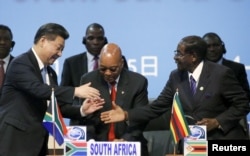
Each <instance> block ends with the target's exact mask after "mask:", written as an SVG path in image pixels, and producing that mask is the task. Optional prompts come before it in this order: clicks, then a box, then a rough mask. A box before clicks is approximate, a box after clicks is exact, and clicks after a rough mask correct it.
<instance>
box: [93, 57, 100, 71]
mask: <svg viewBox="0 0 250 156" xmlns="http://www.w3.org/2000/svg"><path fill="white" fill-rule="evenodd" d="M98 59H99V57H98V56H95V57H94V59H93V60H94V67H93V70H96V69H98Z"/></svg>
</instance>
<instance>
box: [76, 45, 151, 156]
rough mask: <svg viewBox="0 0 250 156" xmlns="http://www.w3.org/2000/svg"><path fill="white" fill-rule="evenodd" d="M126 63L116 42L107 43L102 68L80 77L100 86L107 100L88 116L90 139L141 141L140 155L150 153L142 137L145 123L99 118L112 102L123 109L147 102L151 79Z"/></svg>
mask: <svg viewBox="0 0 250 156" xmlns="http://www.w3.org/2000/svg"><path fill="white" fill-rule="evenodd" d="M123 66H124V60H123V58H122V52H121V49H120V47H119V46H118V45H116V44H114V43H109V44H106V45H105V46H104V47H103V48H102V50H101V53H100V60H99V70H95V71H92V72H90V73H88V74H85V75H83V76H82V77H81V84H85V83H88V82H91V86H92V87H94V88H96V89H98V90H99V91H100V93H101V98H103V99H105V104H104V105H103V108H102V109H100V110H99V111H97V112H95V113H93V114H91V115H88V116H87V119H86V122H87V131H88V134H87V139H94V140H96V141H139V142H141V147H142V148H141V155H143V156H147V155H148V150H147V140H146V139H145V138H144V136H143V133H142V132H143V130H144V128H145V126H146V123H143V122H142V123H141V124H138V125H135V124H133V122H131V123H129V125H128V123H127V122H125V121H124V122H119V123H115V124H104V123H103V122H102V121H101V120H100V113H101V112H103V111H107V110H111V109H112V104H111V103H112V101H115V102H116V103H119V104H120V106H121V107H122V108H123V109H124V110H129V109H132V108H136V107H141V106H144V105H147V104H148V91H147V87H148V81H147V79H146V78H145V77H144V76H142V75H140V74H138V73H135V72H132V71H129V70H127V69H125V68H123Z"/></svg>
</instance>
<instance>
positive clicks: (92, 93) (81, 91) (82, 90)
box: [75, 82, 100, 99]
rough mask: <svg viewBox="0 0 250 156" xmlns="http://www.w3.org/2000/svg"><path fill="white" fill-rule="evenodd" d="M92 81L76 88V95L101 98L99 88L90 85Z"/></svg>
mask: <svg viewBox="0 0 250 156" xmlns="http://www.w3.org/2000/svg"><path fill="white" fill-rule="evenodd" d="M90 85H91V82H89V83H87V84H84V85H81V86H79V87H76V88H75V96H76V97H79V98H83V99H98V98H100V92H99V90H97V89H95V88H93V87H90Z"/></svg>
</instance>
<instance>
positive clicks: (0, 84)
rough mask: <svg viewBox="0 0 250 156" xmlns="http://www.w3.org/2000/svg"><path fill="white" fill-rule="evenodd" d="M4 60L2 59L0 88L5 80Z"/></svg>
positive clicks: (0, 62)
mask: <svg viewBox="0 0 250 156" xmlns="http://www.w3.org/2000/svg"><path fill="white" fill-rule="evenodd" d="M3 65H4V61H3V60H0V88H2V85H3V80H4V68H3Z"/></svg>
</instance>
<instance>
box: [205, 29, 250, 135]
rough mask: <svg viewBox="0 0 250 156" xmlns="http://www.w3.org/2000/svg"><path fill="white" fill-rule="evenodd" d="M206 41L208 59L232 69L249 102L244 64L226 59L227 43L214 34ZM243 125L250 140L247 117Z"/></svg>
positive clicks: (207, 36) (206, 38) (210, 33)
mask: <svg viewBox="0 0 250 156" xmlns="http://www.w3.org/2000/svg"><path fill="white" fill-rule="evenodd" d="M202 38H203V39H204V41H205V42H206V43H207V46H208V47H207V54H206V59H207V60H209V61H212V62H215V63H218V64H221V65H224V66H226V67H228V68H230V69H232V70H233V71H234V73H235V76H236V78H237V79H238V81H239V82H240V84H241V86H242V87H243V89H244V90H245V92H246V94H247V96H248V98H249V100H250V89H249V83H248V80H247V73H246V70H245V65H244V64H242V63H238V62H234V61H231V60H228V59H226V58H224V57H223V56H224V54H226V52H227V51H226V47H225V43H224V42H223V41H222V39H221V38H220V36H219V35H218V34H216V33H214V32H209V33H206V34H205V35H204V36H203V37H202ZM240 123H241V125H242V126H243V128H244V131H245V132H246V137H248V138H249V125H248V123H247V117H245V118H244V119H242V120H240Z"/></svg>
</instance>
